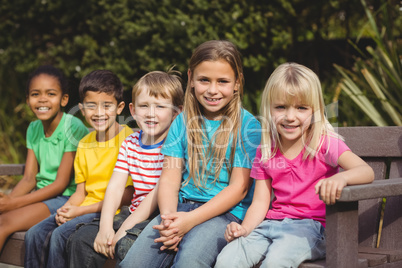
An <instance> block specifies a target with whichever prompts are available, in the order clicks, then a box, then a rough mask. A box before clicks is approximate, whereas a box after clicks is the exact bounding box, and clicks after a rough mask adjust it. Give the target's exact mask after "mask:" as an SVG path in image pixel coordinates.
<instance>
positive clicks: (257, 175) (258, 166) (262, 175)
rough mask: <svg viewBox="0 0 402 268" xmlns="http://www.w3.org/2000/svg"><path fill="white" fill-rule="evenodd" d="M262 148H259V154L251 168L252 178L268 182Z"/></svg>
mask: <svg viewBox="0 0 402 268" xmlns="http://www.w3.org/2000/svg"><path fill="white" fill-rule="evenodd" d="M261 157H262V154H261V146H258V149H257V153H256V155H255V158H254V162H253V167H252V168H251V172H250V177H252V178H253V179H256V180H267V179H269V176H268V174H267V172H266V170H265V168H264V167H263V165H262V163H261Z"/></svg>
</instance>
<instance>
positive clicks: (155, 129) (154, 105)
mask: <svg viewBox="0 0 402 268" xmlns="http://www.w3.org/2000/svg"><path fill="white" fill-rule="evenodd" d="M177 109H178V108H177ZM130 112H131V115H132V116H133V118H134V119H135V120H136V122H137V124H138V126H139V127H140V128H141V130H142V131H143V135H142V142H143V143H144V144H146V145H152V144H156V143H159V142H161V141H162V140H163V139H164V138H165V137H166V135H167V132H168V130H169V127H170V124H171V123H172V122H173V120H174V118H175V117H176V115H177V114H178V111H176V110H175V107H174V106H173V102H172V98H168V99H164V98H162V97H158V98H157V97H153V96H150V95H149V93H148V90H146V89H142V90H141V92H140V94H139V95H138V96H137V97H136V100H135V104H134V105H133V104H132V103H130Z"/></svg>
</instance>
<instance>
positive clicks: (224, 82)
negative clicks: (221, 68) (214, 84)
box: [218, 79, 230, 84]
mask: <svg viewBox="0 0 402 268" xmlns="http://www.w3.org/2000/svg"><path fill="white" fill-rule="evenodd" d="M218 83H221V84H227V83H230V81H228V80H225V79H223V80H219V81H218Z"/></svg>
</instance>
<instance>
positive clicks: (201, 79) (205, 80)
mask: <svg viewBox="0 0 402 268" xmlns="http://www.w3.org/2000/svg"><path fill="white" fill-rule="evenodd" d="M199 81H200V82H201V83H207V82H209V80H208V79H207V78H200V79H199Z"/></svg>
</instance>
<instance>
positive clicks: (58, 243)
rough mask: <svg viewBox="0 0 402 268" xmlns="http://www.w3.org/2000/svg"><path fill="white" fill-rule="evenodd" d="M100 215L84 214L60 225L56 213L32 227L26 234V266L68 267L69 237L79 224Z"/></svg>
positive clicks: (36, 267)
mask: <svg viewBox="0 0 402 268" xmlns="http://www.w3.org/2000/svg"><path fill="white" fill-rule="evenodd" d="M99 215H100V214H99V213H90V214H86V215H82V216H79V217H76V218H74V219H72V220H70V221H68V222H66V223H64V224H62V225H60V226H58V225H57V223H56V221H55V216H56V213H55V214H52V215H50V216H49V217H48V218H47V219H45V220H43V221H41V222H40V223H38V224H36V225H35V226H33V227H31V228H30V229H29V230H28V231H27V232H26V234H25V264H24V267H26V268H30V267H33V268H38V267H67V259H66V254H65V247H66V242H67V239H68V238H69V236H70V235H71V234H72V233H73V232H74V231H75V229H76V225H77V224H80V223H83V222H89V221H92V220H93V218H95V217H99Z"/></svg>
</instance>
